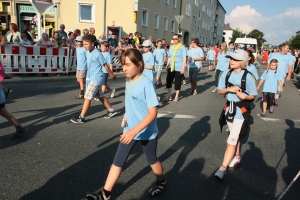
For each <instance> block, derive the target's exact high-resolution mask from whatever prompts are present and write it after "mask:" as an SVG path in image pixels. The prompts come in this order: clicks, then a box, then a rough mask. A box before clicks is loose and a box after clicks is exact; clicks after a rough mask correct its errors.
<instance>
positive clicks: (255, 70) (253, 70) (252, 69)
mask: <svg viewBox="0 0 300 200" xmlns="http://www.w3.org/2000/svg"><path fill="white" fill-rule="evenodd" d="M246 69H247V70H248V71H249V72H251V73H252V74H253V76H254V77H255V80H258V79H259V76H258V74H257V69H256V67H255V65H253V64H250V65H248V66H247V67H246Z"/></svg>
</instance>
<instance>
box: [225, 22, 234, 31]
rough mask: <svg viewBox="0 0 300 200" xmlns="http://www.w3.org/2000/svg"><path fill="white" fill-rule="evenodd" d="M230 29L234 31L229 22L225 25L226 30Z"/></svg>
mask: <svg viewBox="0 0 300 200" xmlns="http://www.w3.org/2000/svg"><path fill="white" fill-rule="evenodd" d="M228 30H229V31H233V29H232V28H231V27H230V26H229V23H228V24H225V25H224V31H228Z"/></svg>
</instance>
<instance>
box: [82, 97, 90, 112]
mask: <svg viewBox="0 0 300 200" xmlns="http://www.w3.org/2000/svg"><path fill="white" fill-rule="evenodd" d="M90 106H91V100H89V99H84V102H83V107H82V110H81V113H80V116H85V115H86V113H87V111H88V110H89V108H90Z"/></svg>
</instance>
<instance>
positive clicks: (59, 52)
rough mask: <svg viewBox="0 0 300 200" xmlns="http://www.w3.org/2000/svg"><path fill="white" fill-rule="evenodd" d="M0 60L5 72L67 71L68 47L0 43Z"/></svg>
mask: <svg viewBox="0 0 300 200" xmlns="http://www.w3.org/2000/svg"><path fill="white" fill-rule="evenodd" d="M0 60H1V62H2V64H3V65H4V67H5V72H6V73H7V74H11V73H68V65H69V48H67V47H62V48H53V47H40V46H26V47H23V46H19V45H14V44H9V45H5V46H3V45H1V46H0Z"/></svg>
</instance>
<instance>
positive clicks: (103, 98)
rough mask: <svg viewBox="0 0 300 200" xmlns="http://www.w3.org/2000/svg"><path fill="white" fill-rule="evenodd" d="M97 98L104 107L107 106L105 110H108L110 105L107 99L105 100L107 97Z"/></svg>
mask: <svg viewBox="0 0 300 200" xmlns="http://www.w3.org/2000/svg"><path fill="white" fill-rule="evenodd" d="M99 99H100V101H101V102H102V103H103V105H104V106H105V108H107V110H109V109H111V108H112V107H111V105H110V103H109V101H108V100H107V98H105V97H100V98H99Z"/></svg>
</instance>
